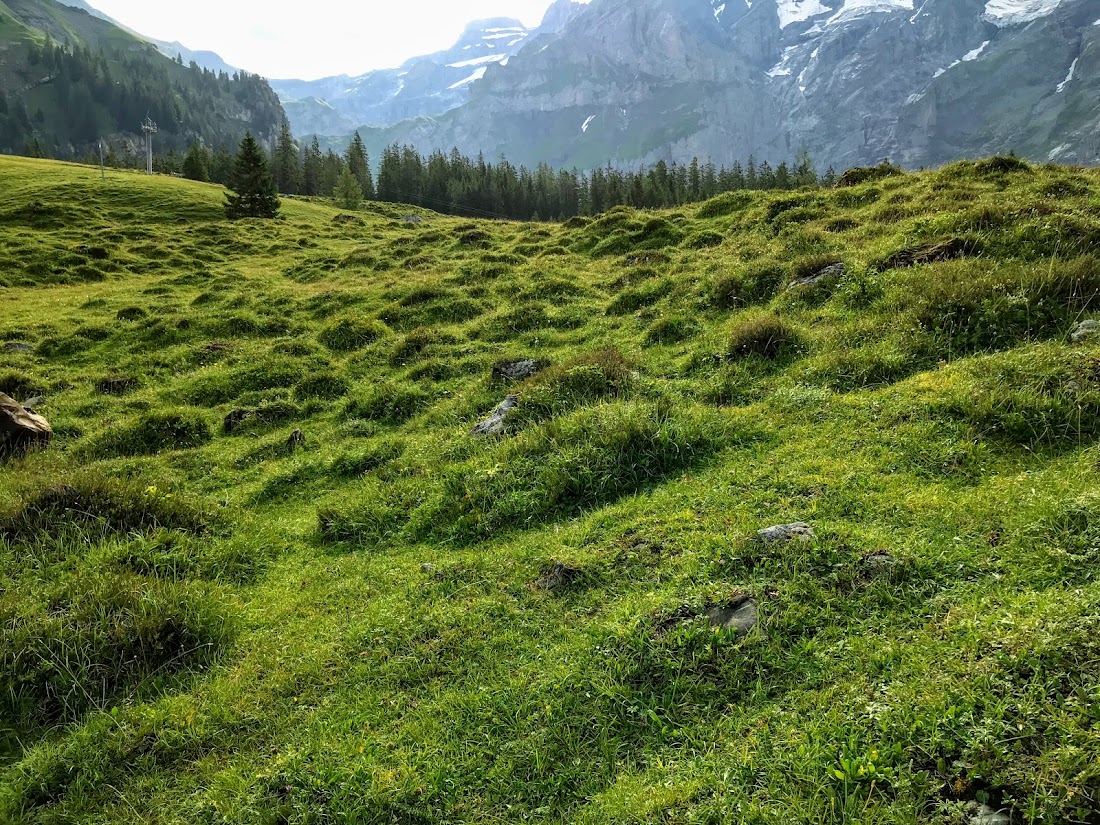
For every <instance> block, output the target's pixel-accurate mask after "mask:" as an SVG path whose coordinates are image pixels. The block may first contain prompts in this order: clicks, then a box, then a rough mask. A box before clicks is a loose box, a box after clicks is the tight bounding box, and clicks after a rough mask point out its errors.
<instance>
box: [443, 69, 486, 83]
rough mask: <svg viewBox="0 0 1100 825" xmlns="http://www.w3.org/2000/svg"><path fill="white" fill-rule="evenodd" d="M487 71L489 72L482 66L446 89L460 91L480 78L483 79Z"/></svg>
mask: <svg viewBox="0 0 1100 825" xmlns="http://www.w3.org/2000/svg"><path fill="white" fill-rule="evenodd" d="M488 70H489V67H488V66H482V67H481V68H480V69H477V70H476V71H475V72H474V73H473V74H472V75H470V76H469V77H466V78H463V79H462V80H460V81H458V83H452V84H451V85H450V86H448V87H447V88H448V89H460V88H462V87H463V86H468V85H469V84H471V83H473V82H474V81H476V80H481V78H483V77H485V72H487V71H488Z"/></svg>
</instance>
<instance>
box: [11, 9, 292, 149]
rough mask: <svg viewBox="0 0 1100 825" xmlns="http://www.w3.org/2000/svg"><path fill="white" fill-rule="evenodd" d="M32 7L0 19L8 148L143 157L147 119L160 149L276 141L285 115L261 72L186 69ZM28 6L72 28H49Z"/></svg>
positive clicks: (69, 13)
mask: <svg viewBox="0 0 1100 825" xmlns="http://www.w3.org/2000/svg"><path fill="white" fill-rule="evenodd" d="M27 5H28V10H25V12H24V16H23V19H20V18H17V17H14V16H12V17H8V16H0V34H2V38H0V39H2V40H3V41H4V45H5V46H6V53H5V59H4V61H3V63H2V64H0V152H2V153H5V154H26V155H32V156H45V157H55V158H59V159H63V160H74V159H80V158H82V157H83V156H85V155H87V154H89V153H95V154H96V155H97V156H98V148H99V144H100V141H103V143H104V145H105V146H106V147H107V150H108V151H109V152H110V153H111V154H112V158H111V160H112V164H113V165H126V164H127V161H128V159H131V158H132V159H136V158H137V157H138V156H140V155H143V151H142V146H141V145H140V143H141V123H142V121H143V120H144V119H145V118H151V119H152V120H153V121H155V122H156V124H157V126H158V129H159V131H158V133H157V135H156V137H155V139H154V140H155V142H154V148H155V149H156V150H157V151H158V152H169V151H186V149H187V147H188V146H189V145H191V144H192V143H194V142H201V143H203V144H205V145H208V146H211V147H214V148H218V147H229V148H235V146H236V144H237V143H238V142H239V141H240V139H241V138H242V137H243V135H244V133H245V132H246V131H247V130H251V131H253V132H254V133H255V134H257V136H259V137H261V139H267V140H271V139H273V138H274V136H275V132H276V130H277V128H278V125H279V124H280V123H281V122H282V120H283V119H284V117H285V115H284V113H283V109H282V106H281V104H280V103H279V100H278V98H277V96H276V95H275V93H274V92H273V91H272V90H271V87H270V86H269V85H268V83H267V81H266V80H264V79H263V78H262V77H260V76H258V75H252V74H248V73H246V72H239V73H235V74H233V75H229V74H227V73H225V72H221V73H215V72H212V71H209V70H206V69H202V68H200V67H199V66H198V65H196V64H195V63H191V64H190V65H189V66H185V65H184V64H183V61H182V60H180V59H177V60H171V59H169V58H167V57H165V56H163V55H162V54H160V53H159V52H158V51H157V50H156V49H155V48H154V47H153V46H152V45H149V44H146V43H143V42H142V41H140V40H138V39H136V38H132V39H131V38H130V37H129V35H127V34H126V33H125V32H122V31H121V30H120V29H118V28H117V27H115V26H112V25H111V24H110V23H107V22H106V21H101V20H97V19H96V18H92V17H91V16H89V15H87V14H85V13H84V12H82V11H79V10H77V9H69V8H67V7H61V6H57V7H56V8H54V7H53V6H54V4H52V3H51V4H50V6H51V7H50V8H45V7H43V8H42V9H38V6H40V5H41V4H37V5H35V4H27ZM30 6H34V8H33V9H30ZM32 11H38V13H39V14H41V15H45V14H46V12H49V13H51V14H53V15H54V16H56V17H58V18H59V19H61V20H62V22H65V23H70V22H71V23H72V24H73V26H72V28H71V29H69V28H67V29H57V28H56V24H55V25H50V26H47V22H48V21H47V22H44V21H46V18H45V17H44V16H43V17H35V16H33V15H32ZM7 14H11V12H10V11H9V12H8V13H7ZM31 24H37V25H42V26H47V28H46V30H40V29H36V28H33V27H30V26H31ZM78 25H79V27H77V26H78ZM50 30H53V31H55V32H60V33H61V34H63V35H64V41H61V40H59V39H57V38H55V37H52V36H51V33H50Z"/></svg>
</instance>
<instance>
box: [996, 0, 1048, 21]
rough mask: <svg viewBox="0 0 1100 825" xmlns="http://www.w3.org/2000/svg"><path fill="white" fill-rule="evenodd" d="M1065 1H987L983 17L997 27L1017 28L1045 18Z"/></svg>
mask: <svg viewBox="0 0 1100 825" xmlns="http://www.w3.org/2000/svg"><path fill="white" fill-rule="evenodd" d="M1063 2H1065V0H989V2H987V3H986V4H985V17H986V19H987V20H989V21H990V22H992V23H993V24H994V25H997V26H1001V27H1004V26H1019V25H1021V24H1023V23H1030V22H1031V21H1032V20H1038V19H1039V18H1040V17H1046V16H1047V15H1048V14H1050V13H1051V12H1053V11H1054V10H1055V9H1057V8H1058V7H1059V6H1060V5H1062V3H1063Z"/></svg>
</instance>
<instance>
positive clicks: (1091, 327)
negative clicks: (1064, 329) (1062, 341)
mask: <svg viewBox="0 0 1100 825" xmlns="http://www.w3.org/2000/svg"><path fill="white" fill-rule="evenodd" d="M1098 332H1100V321H1082V322H1081V323H1080V324H1078V325H1077V329H1075V330H1074V331H1073V332H1072V333H1070V336H1069V340H1070V341H1072V342H1073V343H1074V344H1080V343H1081V342H1082V341H1084V340H1085V339H1086V338H1091V337H1092V336H1093V335H1095V334H1096V333H1098Z"/></svg>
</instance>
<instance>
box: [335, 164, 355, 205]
mask: <svg viewBox="0 0 1100 825" xmlns="http://www.w3.org/2000/svg"><path fill="white" fill-rule="evenodd" d="M332 197H333V198H335V199H336V202H337V203H338V204H340V206H342V207H343V208H344V209H358V208H359V205H360V204H361V203H362V202H363V191H362V189H361V188H360V184H359V181H358V179H356V177H355V175H354V174H352V171H351V166H350V165H349V166H345V167H344V171H343V172H342V173H340V177H339V178H337V180H336V188H335V189H333V191H332Z"/></svg>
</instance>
